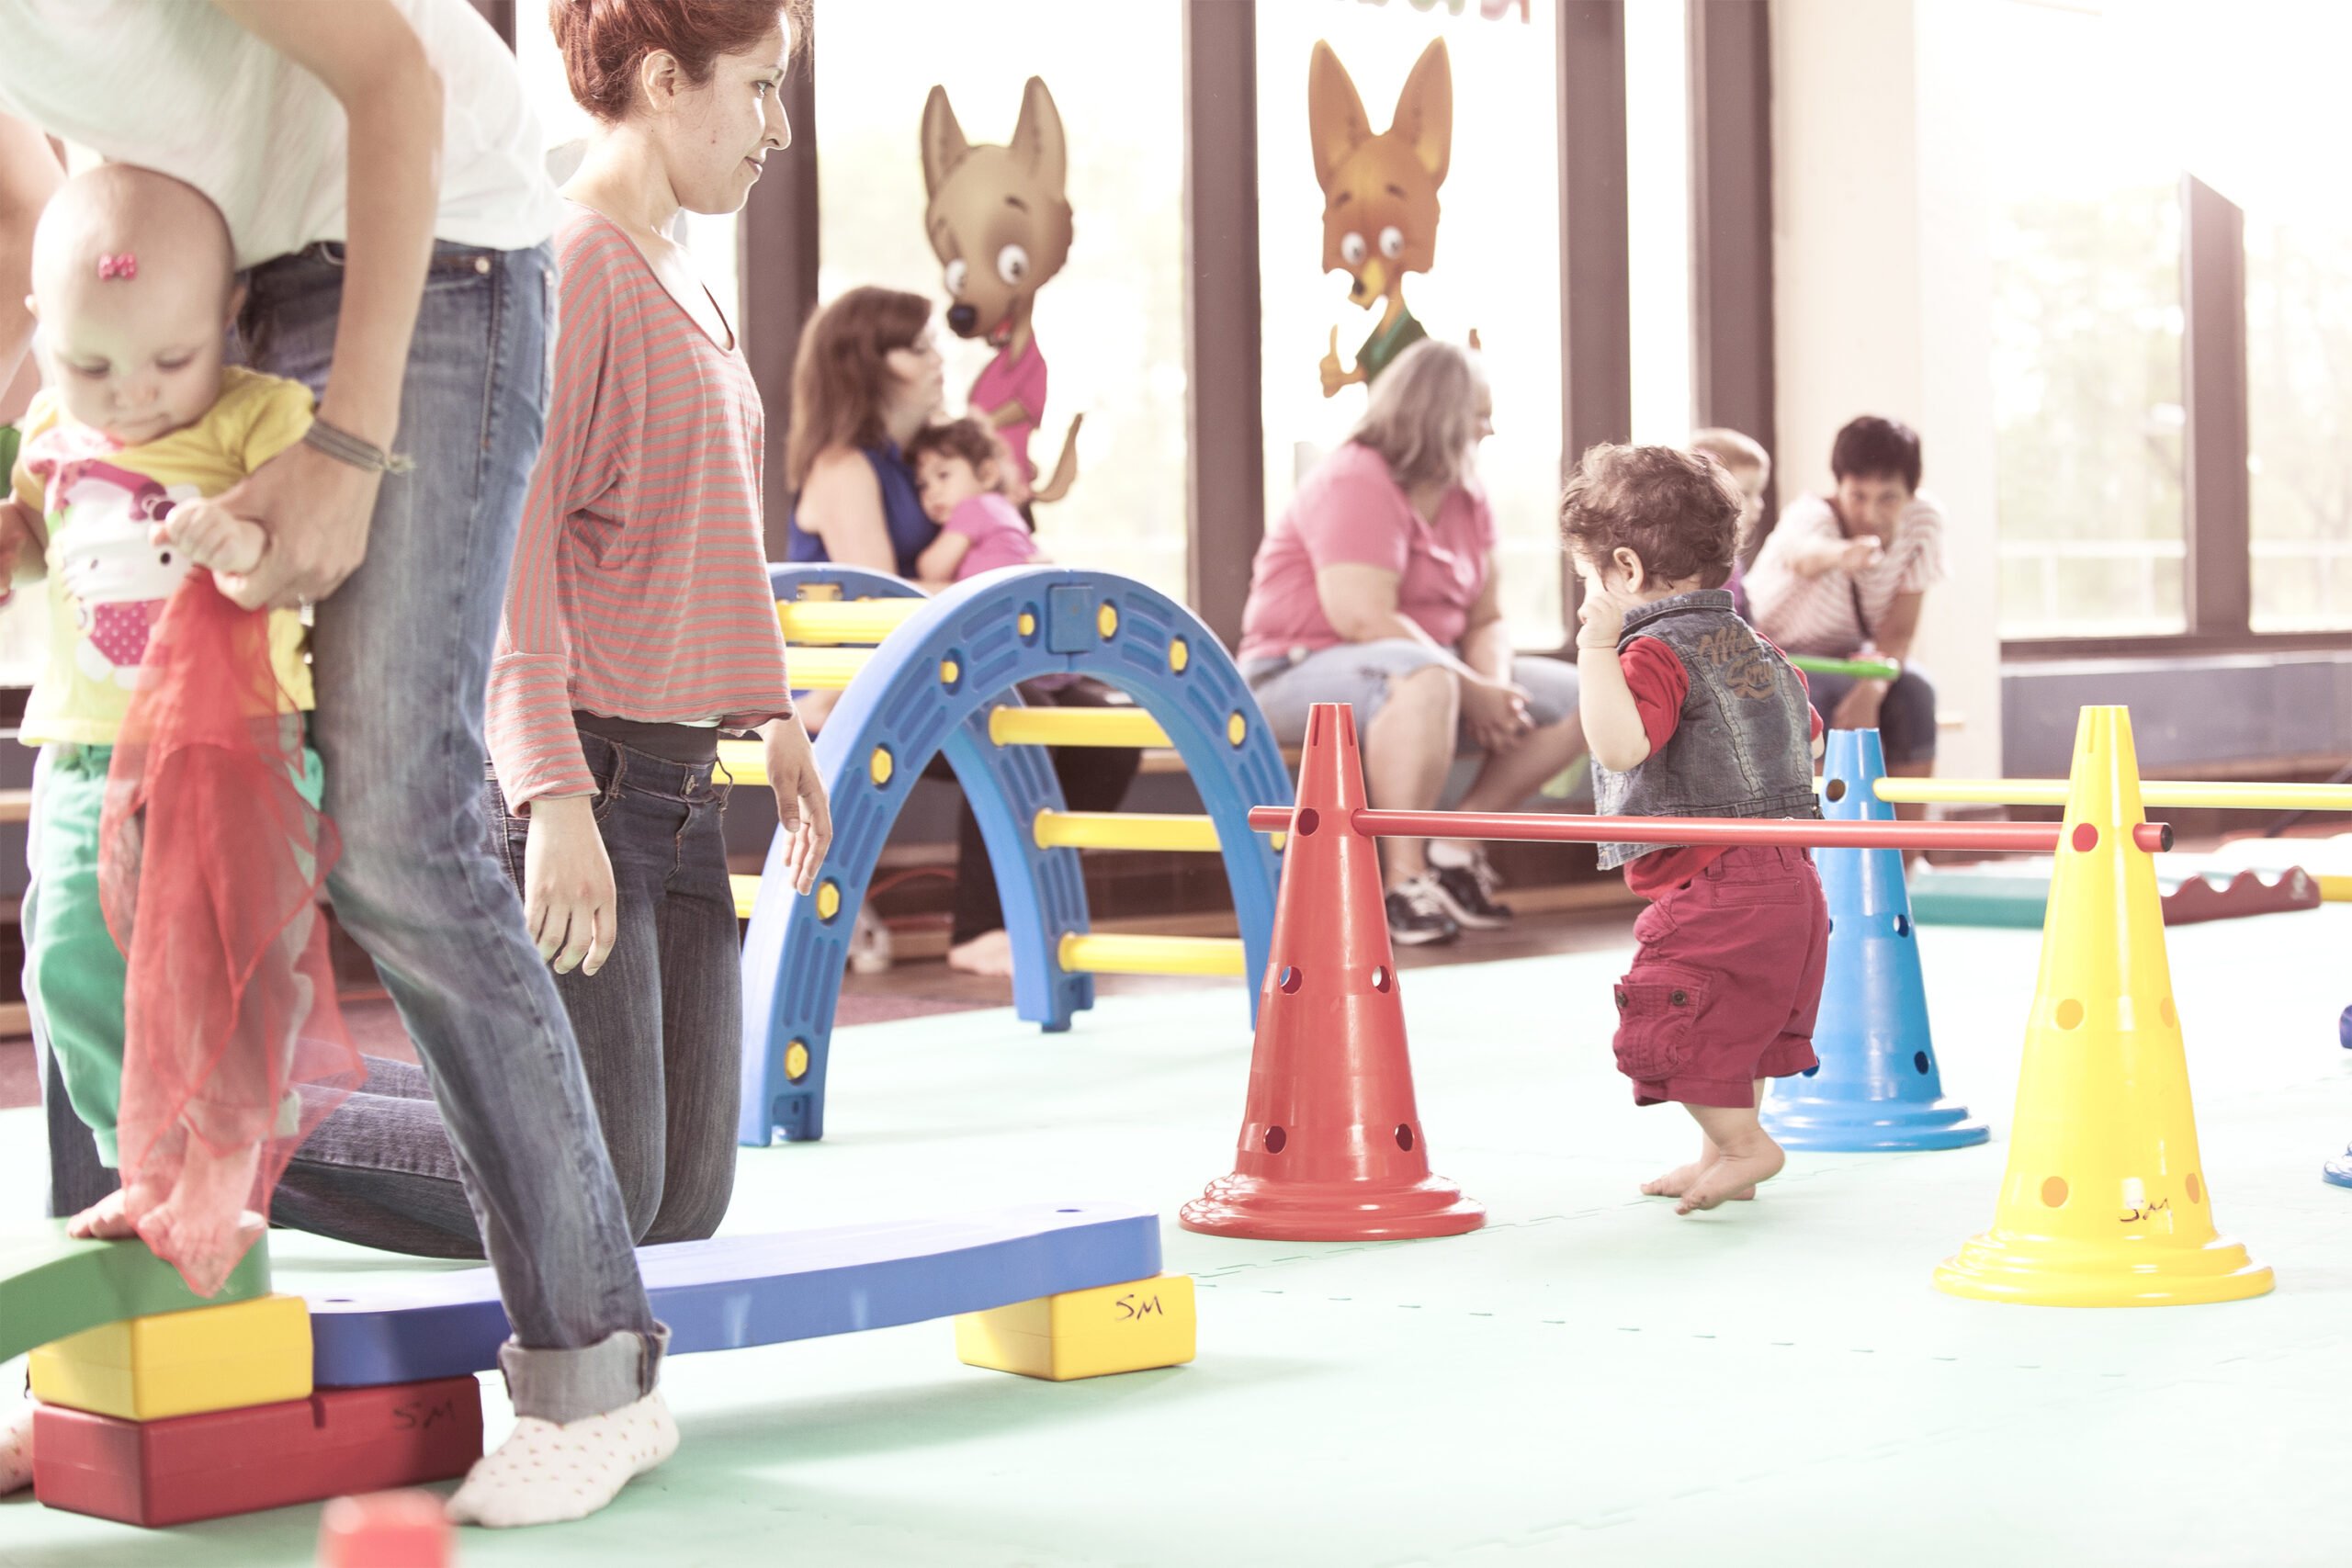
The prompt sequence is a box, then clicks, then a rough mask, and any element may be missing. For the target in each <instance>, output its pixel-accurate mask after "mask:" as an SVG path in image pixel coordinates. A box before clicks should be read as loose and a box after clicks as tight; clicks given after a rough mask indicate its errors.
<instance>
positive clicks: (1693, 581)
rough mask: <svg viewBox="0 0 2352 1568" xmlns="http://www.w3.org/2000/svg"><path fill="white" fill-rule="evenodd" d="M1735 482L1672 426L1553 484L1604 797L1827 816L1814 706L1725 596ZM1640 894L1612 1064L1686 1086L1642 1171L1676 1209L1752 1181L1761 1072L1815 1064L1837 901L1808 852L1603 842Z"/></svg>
mask: <svg viewBox="0 0 2352 1568" xmlns="http://www.w3.org/2000/svg"><path fill="white" fill-rule="evenodd" d="M1744 506H1745V500H1744V498H1743V497H1742V495H1741V494H1740V491H1739V488H1738V486H1737V485H1736V483H1735V482H1734V481H1733V479H1731V476H1730V475H1729V474H1727V473H1726V472H1725V471H1724V468H1723V465H1721V464H1720V463H1718V462H1716V461H1714V460H1713V458H1711V457H1704V456H1702V455H1699V454H1696V453H1691V452H1682V451H1677V450H1675V449H1674V448H1672V447H1667V446H1595V447H1593V448H1592V449H1591V450H1590V451H1589V452H1587V453H1586V454H1585V455H1584V459H1583V461H1582V462H1581V463H1579V464H1578V465H1577V472H1576V475H1575V477H1574V478H1572V479H1570V480H1569V481H1568V486H1567V490H1566V494H1565V495H1564V496H1563V497H1562V498H1561V502H1560V525H1561V531H1562V533H1563V535H1564V536H1566V542H1567V545H1568V547H1569V549H1570V550H1571V551H1572V552H1573V553H1574V556H1575V558H1576V565H1577V573H1578V574H1579V575H1580V576H1581V577H1582V578H1583V580H1584V590H1585V592H1584V604H1583V606H1582V607H1581V609H1579V611H1578V612H1577V618H1578V620H1579V621H1580V623H1581V626H1580V629H1579V630H1578V631H1577V671H1578V673H1579V674H1580V675H1581V677H1582V680H1583V691H1582V696H1581V712H1582V715H1583V722H1584V732H1585V739H1586V741H1587V743H1588V744H1589V746H1590V748H1591V750H1592V763H1593V798H1594V805H1595V808H1596V809H1597V810H1598V811H1599V812H1600V814H1601V815H1603V816H1612V817H1617V816H1624V817H1777V818H1817V817H1818V816H1820V814H1821V813H1820V807H1818V806H1817V805H1816V804H1815V800H1814V793H1813V759H1814V758H1815V756H1816V755H1818V754H1819V750H1820V746H1821V721H1820V719H1819V718H1818V717H1817V716H1815V715H1814V714H1813V712H1812V709H1811V707H1810V706H1809V705H1808V704H1807V701H1806V697H1805V686H1804V677H1803V676H1802V675H1800V674H1799V673H1798V672H1797V671H1796V670H1795V669H1794V668H1793V667H1792V666H1791V665H1790V663H1789V661H1788V660H1786V659H1785V658H1783V657H1781V651H1780V649H1776V648H1774V647H1773V646H1772V645H1771V644H1770V643H1769V642H1767V641H1766V640H1765V639H1764V638H1763V637H1760V636H1758V634H1757V632H1756V631H1755V629H1754V628H1753V627H1751V626H1748V624H1747V622H1745V621H1743V620H1741V619H1740V618H1739V616H1738V615H1736V614H1734V613H1733V610H1732V598H1731V595H1730V593H1728V592H1725V591H1724V586H1723V585H1724V581H1726V580H1727V579H1728V578H1729V577H1730V575H1731V568H1732V560H1733V554H1734V549H1735V546H1736V538H1737V534H1738V528H1739V524H1740V517H1741V513H1742V511H1743V509H1744ZM1600 863H1601V866H1602V868H1603V869H1609V868H1612V867H1616V866H1623V867H1624V868H1625V883H1626V886H1629V887H1631V888H1632V889H1633V890H1634V892H1636V893H1638V894H1640V895H1641V896H1642V897H1645V898H1646V899H1648V900H1649V901H1650V904H1649V908H1646V909H1644V910H1643V911H1642V914H1641V918H1640V919H1637V920H1635V921H1634V940H1635V941H1636V942H1638V943H1639V944H1640V949H1639V951H1638V952H1637V953H1635V955H1634V965H1633V967H1632V969H1631V970H1629V971H1628V972H1627V973H1626V975H1625V976H1624V978H1623V980H1622V981H1621V982H1619V984H1618V986H1617V988H1616V1001H1617V1015H1618V1024H1617V1035H1616V1053H1617V1065H1618V1067H1619V1069H1620V1070H1621V1071H1623V1073H1624V1075H1625V1076H1626V1077H1629V1078H1631V1079H1632V1080H1633V1082H1634V1101H1635V1103H1637V1104H1642V1105H1656V1104H1659V1103H1661V1102H1664V1101H1667V1100H1674V1101H1679V1103H1680V1104H1681V1105H1682V1106H1683V1108H1684V1109H1685V1110H1687V1111H1690V1112H1691V1117H1692V1119H1693V1120H1694V1121H1696V1122H1698V1123H1699V1128H1700V1133H1701V1138H1700V1145H1699V1157H1698V1158H1696V1159H1694V1160H1692V1161H1691V1163H1690V1164H1688V1165H1686V1166H1682V1167H1680V1168H1678V1169H1675V1170H1673V1171H1669V1172H1668V1173H1667V1174H1666V1175H1665V1176H1662V1177H1659V1178H1658V1179H1656V1180H1654V1181H1650V1182H1647V1183H1645V1184H1644V1186H1643V1188H1642V1190H1643V1191H1644V1192H1646V1193H1649V1194H1651V1195H1652V1196H1662V1197H1671V1198H1676V1199H1679V1200H1680V1202H1679V1205H1678V1206H1677V1208H1676V1209H1675V1213H1679V1214H1687V1213H1691V1211H1692V1210H1694V1209H1712V1208H1714V1207H1715V1206H1716V1205H1717V1204H1719V1203H1722V1202H1724V1201H1725V1200H1726V1199H1737V1198H1752V1197H1754V1196H1755V1194H1756V1185H1757V1183H1758V1182H1760V1181H1766V1180H1769V1179H1771V1178H1772V1177H1773V1176H1775V1175H1778V1174H1779V1172H1780V1169H1781V1164H1782V1163H1783V1156H1782V1154H1781V1146H1780V1145H1778V1144H1776V1143H1774V1142H1773V1141H1772V1139H1771V1137H1770V1134H1767V1133H1766V1132H1765V1131H1764V1129H1763V1126H1762V1124H1761V1122H1759V1121H1758V1115H1757V1111H1758V1106H1759V1105H1760V1104H1761V1103H1762V1100H1763V1094H1764V1080H1765V1079H1767V1078H1774V1077H1788V1076H1790V1075H1791V1074H1793V1073H1801V1072H1804V1070H1805V1069H1807V1068H1808V1067H1811V1066H1815V1056H1814V1054H1813V1025H1814V1015H1815V1010H1816V1008H1817V1007H1818V1005H1819V1003H1820V1000H1821V982H1822V974H1823V970H1824V967H1825V965H1826V962H1827V958H1828V951H1829V947H1828V943H1829V912H1828V908H1827V907H1826V905H1825V904H1824V902H1823V900H1822V896H1821V879H1820V877H1819V876H1818V875H1817V874H1815V870H1814V866H1813V859H1812V856H1811V855H1810V854H1808V853H1807V852H1805V851H1804V850H1799V849H1789V848H1782V847H1777V846H1763V845H1755V846H1746V845H1743V846H1739V847H1736V848H1730V847H1723V846H1700V845H1680V846H1677V845H1660V844H1624V843H1612V844H1603V845H1601V846H1600Z"/></svg>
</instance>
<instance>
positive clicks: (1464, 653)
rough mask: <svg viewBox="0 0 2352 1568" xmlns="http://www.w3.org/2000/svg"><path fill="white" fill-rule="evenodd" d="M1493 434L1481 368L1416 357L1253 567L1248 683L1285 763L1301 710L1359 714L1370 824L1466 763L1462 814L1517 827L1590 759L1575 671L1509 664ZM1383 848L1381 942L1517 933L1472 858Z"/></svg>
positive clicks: (1279, 524)
mask: <svg viewBox="0 0 2352 1568" xmlns="http://www.w3.org/2000/svg"><path fill="white" fill-rule="evenodd" d="M1493 416H1494V395H1493V393H1492V392H1491V391H1490V390H1489V389H1488V388H1487V378H1486V376H1485V373H1484V372H1483V371H1482V370H1481V369H1480V367H1479V364H1478V359H1477V356H1476V355H1475V354H1473V353H1471V352H1469V351H1467V350H1464V349H1462V348H1459V347H1456V346H1455V345H1453V344H1448V343H1439V342H1435V341H1430V342H1426V343H1420V344H1414V345H1413V347H1412V348H1410V349H1408V350H1407V351H1406V353H1405V354H1404V355H1402V356H1400V357H1399V358H1398V359H1397V362H1396V363H1395V364H1394V365H1392V366H1390V367H1389V368H1388V371H1387V373H1386V374H1385V375H1384V376H1382V377H1381V378H1380V380H1379V381H1378V382H1377V383H1376V384H1375V385H1374V388H1373V390H1372V400H1371V403H1370V404H1369V406H1368V407H1366V409H1365V410H1364V416H1363V423H1360V424H1358V425H1357V426H1356V429H1355V432H1354V434H1351V435H1350V436H1349V438H1348V440H1347V443H1346V444H1345V445H1344V446H1341V447H1340V449H1339V450H1338V451H1337V452H1334V453H1332V454H1331V455H1330V456H1329V457H1326V458H1325V459H1324V460H1323V461H1322V462H1321V463H1319V464H1317V466H1316V468H1315V469H1314V471H1313V472H1311V473H1309V474H1308V475H1307V476H1306V480H1305V481H1304V482H1303V483H1301V484H1300V486H1299V490H1298V494H1297V495H1296V496H1295V497H1294V498H1293V500H1292V502H1291V503H1290V506H1289V507H1288V509H1286V510H1285V511H1284V512H1283V514H1282V516H1281V518H1280V519H1279V520H1277V521H1276V522H1275V524H1274V525H1273V526H1272V528H1270V529H1269V530H1267V533H1266V538H1265V542H1264V543H1263V544H1261V546H1260V547H1259V548H1258V559H1257V564H1256V567H1255V569H1254V570H1253V571H1252V574H1251V579H1250V601H1249V604H1248V606H1247V608H1245V609H1244V611H1243V612H1242V622H1241V672H1242V674H1243V676H1244V678H1246V679H1247V680H1248V681H1249V682H1250V687H1251V689H1252V690H1253V691H1255V693H1256V694H1257V697H1258V702H1259V705H1260V706H1261V707H1262V708H1264V709H1265V712H1266V718H1267V721H1268V722H1269V723H1270V724H1271V725H1272V727H1273V729H1274V733H1275V735H1276V736H1277V737H1278V738H1279V739H1281V740H1282V741H1283V744H1284V745H1295V744H1297V743H1298V741H1299V740H1300V739H1303V738H1304V736H1305V735H1306V715H1307V709H1308V708H1309V707H1310V706H1311V705H1314V704H1316V703H1349V704H1352V705H1354V708H1355V716H1356V733H1357V734H1358V735H1359V736H1360V737H1361V738H1362V741H1363V752H1364V766H1365V771H1366V774H1367V778H1366V784H1367V786H1368V787H1369V789H1370V791H1371V796H1372V803H1373V804H1374V806H1376V807H1385V808H1390V809H1396V810H1427V809H1430V808H1431V807H1435V806H1436V805H1437V804H1438V801H1439V797H1440V795H1441V794H1442V791H1443V790H1444V788H1445V781H1446V775H1447V773H1449V772H1450V771H1451V770H1452V768H1453V759H1454V755H1455V753H1456V751H1457V750H1472V751H1476V752H1479V753H1483V757H1484V761H1483V763H1482V765H1481V766H1480V768H1479V770H1478V774H1477V778H1476V782H1474V783H1473V784H1471V786H1470V789H1469V791H1468V793H1467V794H1465V795H1464V796H1463V797H1462V799H1461V800H1460V801H1459V802H1458V803H1457V805H1458V807H1459V808H1460V809H1462V810H1464V811H1504V810H1509V809H1510V807H1514V806H1516V805H1518V804H1519V803H1520V802H1521V801H1522V800H1524V799H1525V798H1526V797H1527V796H1528V795H1532V793H1534V791H1535V790H1536V788H1537V787H1538V786H1539V785H1541V784H1543V783H1544V780H1546V779H1548V778H1551V777H1552V776H1553V775H1554V774H1555V773H1559V772H1560V771H1561V770H1562V769H1564V768H1566V766H1567V765H1568V764H1569V763H1571V762H1573V761H1576V759H1577V757H1578V756H1580V755H1581V754H1582V753H1583V751H1584V735H1583V731H1582V730H1581V729H1580V728H1578V727H1577V672H1576V668H1575V666H1573V665H1571V664H1567V663H1565V662H1563V661H1561V660H1556V659H1535V658H1522V657H1521V656H1519V655H1517V654H1515V653H1513V652H1512V650H1511V645H1510V632H1509V629H1508V628H1507V627H1506V626H1504V624H1503V618H1502V608H1501V605H1500V603H1499V601H1498V594H1497V581H1496V566H1495V516H1494V512H1493V510H1492V509H1491V508H1490V507H1489V506H1488V505H1487V495H1486V491H1485V490H1484V489H1483V488H1481V487H1480V485H1479V483H1478V481H1477V478H1476V470H1475V458H1476V452H1477V447H1478V443H1479V442H1481V441H1483V440H1485V439H1486V437H1487V435H1489V434H1492V433H1493V428H1494V426H1493V423H1492V421H1493ZM1382 849H1383V853H1384V855H1385V868H1386V881H1387V886H1388V928H1389V936H1390V940H1392V941H1394V942H1397V943H1400V944H1403V945H1415V944H1419V943H1423V942H1451V941H1452V940H1453V938H1454V937H1456V936H1458V935H1459V934H1460V933H1461V929H1462V928H1463V927H1464V926H1468V927H1471V928H1473V929H1476V930H1487V929H1492V928H1495V927H1498V926H1501V925H1503V924H1505V923H1507V922H1508V921H1509V920H1510V909H1509V908H1506V907H1504V906H1503V905H1500V904H1498V903H1496V902H1495V901H1494V897H1493V895H1494V888H1495V882H1494V877H1493V874H1492V873H1491V872H1490V871H1489V870H1488V869H1487V863H1486V859H1485V857H1484V855H1482V854H1481V853H1480V852H1479V851H1478V849H1477V847H1476V845H1474V844H1470V843H1465V842H1460V841H1456V840H1429V841H1427V842H1426V843H1425V842H1424V841H1423V840H1418V839H1388V840H1383V844H1382Z"/></svg>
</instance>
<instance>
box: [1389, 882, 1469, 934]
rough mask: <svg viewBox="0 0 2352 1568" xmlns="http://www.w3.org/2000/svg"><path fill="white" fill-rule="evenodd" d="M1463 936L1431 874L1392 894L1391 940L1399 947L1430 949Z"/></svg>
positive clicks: (1400, 886)
mask: <svg viewBox="0 0 2352 1568" xmlns="http://www.w3.org/2000/svg"><path fill="white" fill-rule="evenodd" d="M1461 934H1462V928H1461V927H1460V926H1458V925H1456V924H1455V923H1454V921H1453V916H1451V915H1449V914H1447V913H1446V912H1445V905H1444V902H1443V900H1442V899H1441V898H1440V897H1438V894H1437V879H1436V878H1435V877H1433V876H1430V875H1429V874H1427V873H1424V874H1421V875H1419V876H1417V877H1415V878H1413V880H1412V881H1410V882H1407V883H1403V884H1400V885H1399V886H1395V887H1392V888H1390V889H1389V890H1388V940H1389V941H1390V942H1394V943H1395V944H1396V945H1397V946H1398V947H1426V946H1428V945H1430V943H1432V942H1452V941H1453V939H1454V938H1456V937H1458V936H1460V935H1461Z"/></svg>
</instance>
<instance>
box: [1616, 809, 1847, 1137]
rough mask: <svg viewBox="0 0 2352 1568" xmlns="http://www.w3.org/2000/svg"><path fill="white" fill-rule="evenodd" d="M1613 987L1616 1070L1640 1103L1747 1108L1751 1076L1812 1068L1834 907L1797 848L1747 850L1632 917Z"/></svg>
mask: <svg viewBox="0 0 2352 1568" xmlns="http://www.w3.org/2000/svg"><path fill="white" fill-rule="evenodd" d="M1634 940H1635V941H1636V942H1640V943H1641V951H1640V952H1638V953H1635V954H1634V967H1633V968H1632V969H1631V970H1629V971H1627V973H1626V976H1625V977H1624V979H1623V980H1621V981H1620V982H1618V985H1617V1042H1616V1044H1617V1066H1618V1070H1619V1071H1621V1072H1623V1074H1624V1075H1625V1076H1626V1077H1629V1078H1631V1079H1633V1080H1634V1102H1635V1103H1636V1104H1640V1105H1656V1104H1658V1103H1659V1102H1661V1101H1663V1100H1678V1101H1679V1102H1681V1103H1682V1104H1685V1105H1724V1106H1735V1107H1740V1108H1746V1107H1748V1106H1752V1105H1754V1104H1755V1103H1756V1080H1757V1079H1758V1078H1780V1077H1788V1076H1789V1075H1791V1074H1792V1073H1801V1072H1803V1071H1804V1070H1805V1069H1806V1068H1807V1067H1810V1066H1815V1063H1816V1061H1817V1058H1815V1055H1814V1054H1813V1019H1814V1013H1815V1010H1817V1009H1818V1008H1819V1007H1820V1005H1821V975H1822V970H1823V968H1824V967H1825V966H1826V964H1827V963H1828V960H1829V908H1828V906H1827V905H1826V904H1825V903H1823V902H1822V897H1821V877H1820V875H1819V874H1817V873H1816V872H1815V870H1814V869H1813V858H1812V857H1811V856H1810V855H1808V854H1807V853H1805V852H1804V851H1803V850H1791V849H1777V848H1764V847H1760V846H1742V847H1741V848H1738V849H1735V850H1732V851H1731V852H1728V853H1726V854H1725V855H1724V857H1723V858H1722V859H1721V860H1718V861H1716V862H1714V863H1713V864H1711V865H1709V866H1708V867H1706V869H1705V870H1703V871H1702V872H1700V873H1699V874H1697V875H1695V876H1693V877H1691V879H1690V880H1689V881H1688V882H1684V883H1680V884H1679V885H1677V886H1673V887H1671V888H1668V890H1667V891H1666V893H1665V894H1663V895H1662V896H1661V897H1659V898H1658V900H1657V903H1655V904H1652V905H1651V906H1650V907H1649V908H1646V909H1645V910H1643V911H1642V915H1641V919H1637V920H1635V921H1634Z"/></svg>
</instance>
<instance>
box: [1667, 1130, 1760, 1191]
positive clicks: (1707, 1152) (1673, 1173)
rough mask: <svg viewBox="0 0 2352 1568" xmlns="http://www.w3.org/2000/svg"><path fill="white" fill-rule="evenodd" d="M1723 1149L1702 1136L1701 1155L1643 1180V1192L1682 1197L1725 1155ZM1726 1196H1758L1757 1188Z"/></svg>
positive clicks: (1700, 1141)
mask: <svg viewBox="0 0 2352 1568" xmlns="http://www.w3.org/2000/svg"><path fill="white" fill-rule="evenodd" d="M1723 1153H1724V1152H1723V1150H1721V1149H1719V1148H1717V1147H1715V1141H1714V1139H1713V1138H1701V1139H1700V1140H1699V1157H1698V1158H1697V1159H1694V1160H1692V1161H1691V1163H1690V1164H1689V1165H1678V1166H1676V1167H1675V1168H1673V1169H1672V1170H1669V1171H1668V1172H1667V1173H1666V1174H1665V1175H1664V1176H1660V1177H1657V1178H1655V1179H1651V1180H1648V1181H1645V1182H1643V1183H1642V1192H1643V1194H1644V1196H1645V1197H1650V1198H1679V1197H1681V1196H1682V1195H1683V1194H1684V1193H1685V1192H1688V1191H1690V1190H1691V1184H1692V1183H1693V1182H1695V1181H1697V1180H1698V1179H1699V1174H1700V1172H1702V1171H1703V1170H1705V1169H1706V1168H1708V1167H1709V1166H1711V1165H1713V1164H1714V1163H1715V1161H1717V1160H1719V1159H1721V1158H1722V1157H1723ZM1725 1196H1726V1197H1727V1198H1730V1199H1739V1200H1745V1199H1749V1198H1753V1197H1755V1196H1756V1189H1755V1188H1753V1187H1750V1188H1747V1189H1745V1190H1741V1191H1738V1192H1733V1193H1728V1194H1726V1195H1725Z"/></svg>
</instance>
